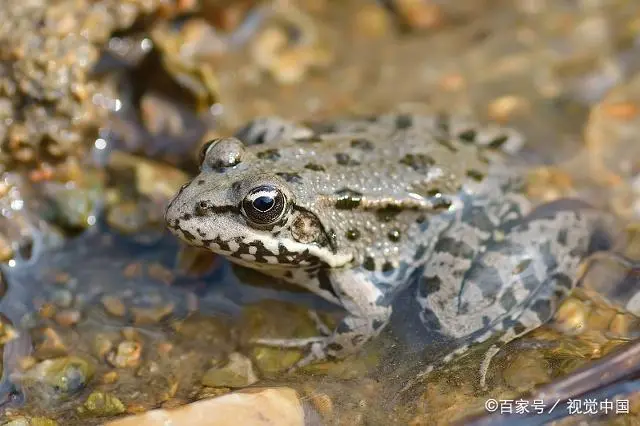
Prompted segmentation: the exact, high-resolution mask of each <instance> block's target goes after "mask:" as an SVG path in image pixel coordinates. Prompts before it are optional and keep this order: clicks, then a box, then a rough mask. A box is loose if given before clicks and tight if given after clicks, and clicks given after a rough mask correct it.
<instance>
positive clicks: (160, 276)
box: [147, 263, 175, 285]
mask: <svg viewBox="0 0 640 426" xmlns="http://www.w3.org/2000/svg"><path fill="white" fill-rule="evenodd" d="M147 272H148V274H149V277H151V278H153V279H156V280H158V281H160V282H162V283H164V284H166V285H170V284H171V283H173V281H174V280H175V275H174V274H173V272H171V270H169V269H167V268H165V267H164V266H162V265H161V264H159V263H153V264H151V265H150V266H149V269H148V271H147Z"/></svg>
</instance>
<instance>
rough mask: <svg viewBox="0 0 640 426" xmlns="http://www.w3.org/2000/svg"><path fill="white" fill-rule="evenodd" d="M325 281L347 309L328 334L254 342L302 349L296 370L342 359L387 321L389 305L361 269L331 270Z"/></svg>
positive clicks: (373, 335)
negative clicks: (345, 313)
mask: <svg viewBox="0 0 640 426" xmlns="http://www.w3.org/2000/svg"><path fill="white" fill-rule="evenodd" d="M327 278H328V280H329V282H330V284H331V287H332V292H333V294H334V295H335V296H336V298H337V299H338V301H339V303H340V304H341V305H342V306H343V307H344V308H345V309H346V310H347V316H345V317H344V318H343V319H342V321H341V322H340V324H338V326H337V327H336V329H335V330H333V332H332V333H331V334H329V335H325V336H318V337H311V338H306V339H257V340H255V341H254V343H258V344H262V345H268V346H276V347H283V348H290V347H304V348H305V355H304V357H303V358H302V359H301V360H300V361H298V362H297V363H296V364H295V366H294V367H293V369H295V368H298V367H302V366H305V365H308V364H310V363H312V362H315V361H321V360H325V359H328V360H333V359H341V358H344V357H345V356H347V355H349V354H352V353H354V352H356V351H357V350H358V349H360V348H361V347H362V345H363V344H364V343H366V342H367V341H369V340H370V339H371V338H373V337H375V336H377V335H378V334H379V333H380V331H381V330H382V329H383V328H384V326H385V325H386V324H387V323H388V322H389V318H390V316H391V306H389V304H388V303H387V302H386V300H385V297H384V296H385V295H384V294H383V292H382V291H381V290H380V288H378V286H376V284H375V282H374V281H373V279H372V275H371V274H370V273H367V272H364V271H362V270H332V271H329V272H328V273H327ZM310 290H312V291H313V290H314V289H313V288H310ZM318 293H321V292H318Z"/></svg>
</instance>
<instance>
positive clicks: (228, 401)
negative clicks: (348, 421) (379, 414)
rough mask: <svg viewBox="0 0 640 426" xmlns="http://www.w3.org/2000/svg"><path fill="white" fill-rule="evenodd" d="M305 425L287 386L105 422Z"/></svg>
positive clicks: (133, 425) (127, 425)
mask: <svg viewBox="0 0 640 426" xmlns="http://www.w3.org/2000/svg"><path fill="white" fill-rule="evenodd" d="M275 424H277V425H278V426H304V425H305V424H308V423H305V411H304V409H303V406H302V402H301V401H300V399H299V398H298V393H297V392H296V391H295V390H293V389H290V388H285V387H281V388H252V389H244V390H241V391H238V392H235V393H231V394H227V395H223V396H220V397H218V398H212V399H205V400H202V401H198V402H194V403H192V404H189V405H185V406H183V407H179V408H175V409H171V410H152V411H148V412H146V413H144V414H140V415H136V416H130V417H125V418H124V419H120V420H116V421H112V422H109V423H107V424H106V426H164V425H172V426H226V425H230V426H237V425H255V426H260V425H265V426H266V425H275Z"/></svg>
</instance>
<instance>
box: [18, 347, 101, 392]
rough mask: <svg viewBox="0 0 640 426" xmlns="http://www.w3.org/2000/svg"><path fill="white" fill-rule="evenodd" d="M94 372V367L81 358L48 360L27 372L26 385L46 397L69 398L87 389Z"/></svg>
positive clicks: (25, 375) (25, 376) (71, 357)
mask: <svg viewBox="0 0 640 426" xmlns="http://www.w3.org/2000/svg"><path fill="white" fill-rule="evenodd" d="M93 372H94V367H93V365H92V364H90V363H88V362H87V361H85V360H84V359H82V358H80V357H74V356H70V357H61V358H56V359H48V360H45V361H42V362H40V363H39V364H36V365H35V366H34V367H33V368H31V369H29V370H27V371H26V372H25V374H24V384H25V387H27V388H29V389H30V390H32V391H33V392H36V393H40V394H42V395H45V396H46V395H54V396H56V397H59V398H68V397H70V396H72V395H74V394H76V393H78V392H80V391H81V390H82V389H84V388H85V386H86V385H87V383H88V382H89V380H91V378H92V377H93ZM43 385H44V386H43Z"/></svg>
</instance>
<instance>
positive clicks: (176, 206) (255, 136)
mask: <svg viewBox="0 0 640 426" xmlns="http://www.w3.org/2000/svg"><path fill="white" fill-rule="evenodd" d="M524 145H525V140H524V137H523V135H522V134H521V133H519V132H518V131H517V130H514V129H511V128H508V127H506V126H500V125H498V124H494V123H481V122H478V121H476V120H474V119H473V118H470V117H468V116H461V115H454V114H447V113H434V114H431V115H429V114H415V113H404V112H388V113H385V114H380V115H376V116H372V117H346V118H337V119H334V120H325V121H317V122H311V123H296V122H294V121H290V120H286V119H284V118H280V117H275V116H270V117H259V118H256V119H254V120H252V121H250V122H249V123H247V124H246V125H244V126H242V127H240V128H239V129H238V130H237V131H236V132H235V133H234V134H232V136H229V137H220V138H216V139H213V140H211V141H209V142H207V143H205V144H204V145H203V147H202V149H201V151H200V157H199V160H200V173H199V174H198V175H197V176H195V177H194V178H193V179H192V180H191V181H189V182H187V183H185V184H184V185H183V186H182V187H181V188H180V190H179V191H178V193H177V194H176V195H175V197H174V198H173V199H172V200H171V201H170V202H169V204H168V206H167V209H166V212H165V220H166V224H167V227H168V229H169V230H170V232H172V233H173V234H175V235H176V236H177V237H178V238H179V239H181V240H183V241H184V242H185V243H187V244H188V245H192V246H196V247H202V248H205V249H208V250H210V251H213V252H215V253H217V254H219V255H221V256H223V257H225V258H227V259H228V260H229V261H231V262H233V263H234V264H236V265H239V266H240V267H243V268H250V269H253V270H256V271H258V272H261V273H263V274H266V275H267V276H270V277H273V278H274V279H277V280H282V281H284V282H287V283H291V284H295V285H297V286H301V287H302V288H304V289H306V290H309V291H311V292H313V293H315V294H316V295H318V296H321V297H322V298H324V299H326V300H328V301H330V302H332V303H334V304H336V305H339V306H340V307H342V308H343V309H344V310H345V311H346V314H345V316H344V318H343V319H342V320H341V321H340V322H339V324H338V325H337V326H336V327H335V328H334V329H333V330H331V329H329V328H328V327H327V326H326V325H324V324H322V323H321V322H318V336H317V337H312V338H299V339H296V338H283V339H277V338H276V339H271V338H270V339H267V338H265V339H257V340H256V341H255V342H254V343H257V344H262V345H270V346H277V347H282V348H301V349H302V350H303V356H302V357H301V359H300V360H299V361H298V362H297V363H296V364H295V365H294V367H293V369H297V368H300V367H304V366H306V365H308V364H311V363H315V362H320V361H327V360H329V361H330V360H336V359H342V358H344V357H346V356H348V355H350V354H353V353H355V352H357V351H359V350H360V349H361V348H362V346H363V345H364V344H365V343H366V342H368V341H370V340H372V339H373V338H375V337H376V336H377V335H379V334H380V333H381V331H382V330H383V329H385V327H386V326H387V324H388V323H389V320H390V318H391V314H392V310H393V302H394V300H395V299H396V298H397V296H398V295H399V294H402V292H403V291H414V295H413V296H412V297H414V300H415V301H416V302H417V306H418V307H419V309H418V312H417V313H416V315H418V316H419V320H420V323H421V324H422V325H423V326H424V327H425V328H426V329H427V330H430V331H431V332H434V333H435V334H436V335H437V336H440V337H443V338H446V339H448V340H449V341H451V342H454V343H455V344H454V346H453V348H454V349H452V350H451V351H450V352H448V353H446V354H442V356H441V357H440V358H439V359H438V360H437V361H436V362H434V363H432V364H431V365H429V366H427V367H426V368H425V369H424V371H423V372H422V373H420V374H419V375H418V376H420V377H422V376H424V375H426V374H428V373H429V372H431V371H432V370H433V369H434V368H436V366H438V365H442V364H444V363H447V362H450V361H451V360H453V359H455V358H456V357H457V356H459V355H461V354H463V353H464V352H465V351H467V350H468V349H469V348H470V347H471V346H473V345H476V344H479V343H482V342H485V341H487V340H489V339H490V338H492V337H494V336H499V337H498V339H497V341H496V343H494V344H493V345H492V346H491V347H490V348H489V350H487V352H486V354H485V356H484V358H483V361H482V365H481V368H480V369H481V377H482V382H483V386H484V385H485V384H486V376H487V371H488V366H489V363H490V361H491V359H492V358H493V356H495V354H496V353H497V352H498V351H499V350H500V348H502V347H503V346H504V345H505V344H507V343H508V342H510V341H512V340H514V339H516V338H518V337H519V336H522V335H524V334H526V333H528V332H529V331H531V330H533V329H535V328H537V327H539V326H540V325H542V324H544V323H546V322H547V321H549V320H550V319H551V317H552V315H553V313H554V312H555V310H556V308H557V307H558V305H559V303H560V302H561V301H562V300H563V299H564V298H565V297H566V296H567V295H568V294H569V293H570V292H571V291H572V289H573V287H574V286H575V284H576V282H577V281H578V278H579V272H580V264H581V262H582V261H583V260H584V259H585V258H587V257H588V256H589V255H590V254H591V253H593V252H601V250H605V249H606V248H607V247H606V245H607V241H609V240H608V239H607V237H606V235H605V234H606V232H605V231H607V230H610V229H613V228H611V226H612V225H611V221H610V220H608V219H603V215H602V214H601V212H600V211H599V210H598V209H597V208H595V207H593V206H591V205H590V204H588V203H586V202H584V201H581V200H579V199H572V198H566V199H561V200H556V201H550V202H542V203H536V202H534V201H532V200H531V199H530V197H528V196H527V193H526V182H527V181H526V173H524V172H523V166H522V165H521V164H519V163H518V162H517V161H515V160H514V159H515V158H516V156H517V154H518V153H519V152H521V150H522V147H523V146H524ZM603 235H605V237H603ZM315 318H316V319H317V318H318V317H317V316H315Z"/></svg>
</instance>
